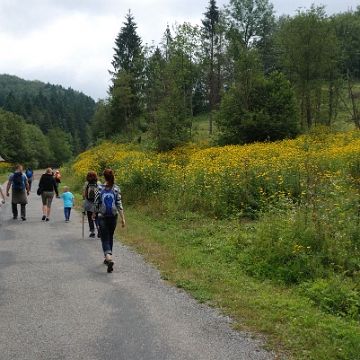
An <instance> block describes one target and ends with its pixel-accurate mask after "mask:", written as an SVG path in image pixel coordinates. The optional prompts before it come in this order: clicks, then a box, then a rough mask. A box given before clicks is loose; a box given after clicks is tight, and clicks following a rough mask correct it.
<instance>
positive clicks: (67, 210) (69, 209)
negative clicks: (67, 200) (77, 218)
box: [64, 207, 71, 220]
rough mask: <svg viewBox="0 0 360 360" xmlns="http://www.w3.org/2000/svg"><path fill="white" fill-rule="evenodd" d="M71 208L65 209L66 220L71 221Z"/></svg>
mask: <svg viewBox="0 0 360 360" xmlns="http://www.w3.org/2000/svg"><path fill="white" fill-rule="evenodd" d="M70 213H71V207H64V214H65V220H70Z"/></svg>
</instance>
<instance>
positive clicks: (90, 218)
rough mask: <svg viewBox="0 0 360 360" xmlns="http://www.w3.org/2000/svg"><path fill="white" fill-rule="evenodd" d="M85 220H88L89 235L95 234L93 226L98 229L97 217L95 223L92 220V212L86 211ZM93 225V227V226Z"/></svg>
mask: <svg viewBox="0 0 360 360" xmlns="http://www.w3.org/2000/svg"><path fill="white" fill-rule="evenodd" d="M86 214H87V218H88V223H89V229H90V232H91V233H94V232H95V226H96V227H97V228H98V227H99V220H98V217H97V215H96V218H95V221H94V220H93V219H92V211H87V212H86ZM94 223H95V225H94Z"/></svg>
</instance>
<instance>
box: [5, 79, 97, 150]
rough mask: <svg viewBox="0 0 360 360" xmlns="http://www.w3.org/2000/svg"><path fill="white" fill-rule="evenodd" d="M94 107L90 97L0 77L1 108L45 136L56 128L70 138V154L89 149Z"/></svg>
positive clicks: (48, 86) (38, 82)
mask: <svg viewBox="0 0 360 360" xmlns="http://www.w3.org/2000/svg"><path fill="white" fill-rule="evenodd" d="M95 107H96V103H95V101H94V100H93V99H92V98H91V97H90V96H87V95H85V94H83V93H81V92H78V91H75V90H73V89H71V88H69V89H65V88H63V87H62V86H60V85H51V84H49V83H47V84H45V83H43V82H41V81H28V80H24V79H21V78H19V77H17V76H12V75H6V74H3V75H0V108H2V109H3V110H6V111H9V112H11V113H14V114H16V115H20V116H21V117H22V118H24V120H25V122H26V123H27V124H32V125H36V126H38V127H39V128H40V130H41V131H42V132H43V134H45V135H46V134H48V133H49V131H51V130H52V129H57V128H59V129H61V130H62V131H63V132H65V133H67V134H69V137H70V138H71V147H72V149H73V154H77V153H79V152H81V151H83V150H85V149H86V148H87V147H88V146H89V142H90V132H89V125H90V123H91V120H92V117H93V115H94V112H95Z"/></svg>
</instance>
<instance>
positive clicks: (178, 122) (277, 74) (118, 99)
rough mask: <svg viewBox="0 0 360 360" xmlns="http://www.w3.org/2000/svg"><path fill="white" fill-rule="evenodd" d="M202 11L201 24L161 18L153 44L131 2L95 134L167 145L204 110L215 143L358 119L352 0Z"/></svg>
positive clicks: (259, 1) (357, 39) (243, 3)
mask: <svg viewBox="0 0 360 360" xmlns="http://www.w3.org/2000/svg"><path fill="white" fill-rule="evenodd" d="M204 11H205V12H204V13H203V17H202V20H201V26H198V25H192V24H190V23H188V22H184V23H182V24H179V23H176V24H173V25H172V26H171V27H170V26H168V27H167V28H166V29H165V31H164V36H163V39H162V41H161V42H160V44H159V45H155V44H152V45H148V44H146V45H143V44H142V40H141V38H140V37H139V35H138V34H137V24H136V21H135V18H134V16H133V14H132V13H131V11H129V12H128V14H127V15H126V16H125V21H124V23H123V26H122V27H121V29H120V31H119V33H118V36H117V37H116V39H115V47H114V52H115V53H114V57H113V60H112V63H111V64H112V66H113V71H112V72H111V73H112V83H111V86H110V88H109V97H108V98H107V99H105V100H104V101H102V102H101V103H100V104H98V106H97V108H96V112H95V116H94V118H93V123H92V127H91V132H92V138H93V141H94V143H97V142H99V141H103V140H104V139H112V140H116V141H118V142H131V141H134V139H135V140H136V141H138V142H144V141H145V140H146V142H147V145H149V146H151V147H152V148H154V149H156V150H157V151H167V150H171V149H174V148H175V147H178V146H181V145H183V144H186V143H187V142H189V141H192V139H193V134H194V124H196V121H197V118H198V116H199V115H201V114H207V117H208V124H209V125H208V133H209V135H210V138H211V141H212V144H213V145H228V144H245V143H251V142H257V141H275V140H281V139H285V138H294V137H296V136H297V135H299V134H301V133H306V132H307V131H309V130H310V129H311V128H313V127H315V126H317V125H325V126H330V127H334V128H337V129H339V130H344V129H349V128H354V127H355V128H359V124H360V122H359V120H360V119H359V110H358V106H359V104H358V101H359V98H360V91H359V89H358V85H357V84H358V80H359V70H360V31H359V30H360V9H359V7H358V8H357V9H355V10H349V11H347V12H345V13H339V14H335V15H332V16H328V15H327V14H326V11H325V6H315V5H312V6H311V7H310V8H309V9H304V8H300V9H298V11H297V13H296V15H295V16H289V15H283V16H280V17H276V16H275V13H274V9H273V5H272V4H271V3H270V2H268V0H256V1H254V0H230V1H229V4H228V5H226V6H224V7H223V8H221V9H219V7H218V6H217V5H216V1H215V0H210V1H209V4H208V7H207V8H206V9H204ZM215 133H216V134H215Z"/></svg>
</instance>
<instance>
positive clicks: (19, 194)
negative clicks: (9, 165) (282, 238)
mask: <svg viewBox="0 0 360 360" xmlns="http://www.w3.org/2000/svg"><path fill="white" fill-rule="evenodd" d="M10 187H11V205H12V212H13V219H17V218H18V209H17V205H18V204H20V207H21V210H20V214H21V219H22V220H23V221H25V220H26V204H27V203H28V200H27V197H28V196H29V194H30V189H29V183H28V179H27V177H26V175H25V174H24V173H23V167H22V165H17V166H16V169H15V172H14V173H12V174H11V175H10V176H9V180H8V183H7V186H6V196H8V197H9V196H10V193H9V191H10Z"/></svg>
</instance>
